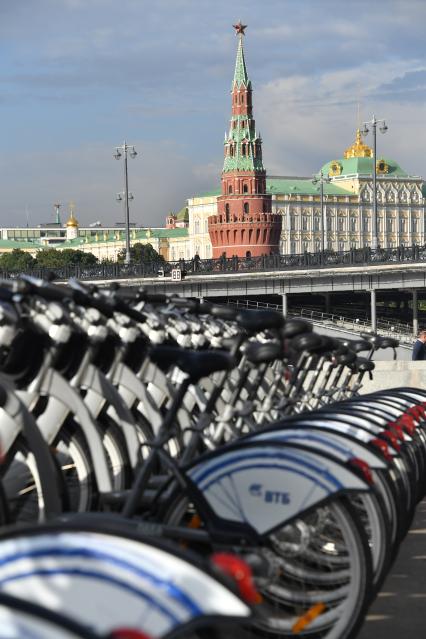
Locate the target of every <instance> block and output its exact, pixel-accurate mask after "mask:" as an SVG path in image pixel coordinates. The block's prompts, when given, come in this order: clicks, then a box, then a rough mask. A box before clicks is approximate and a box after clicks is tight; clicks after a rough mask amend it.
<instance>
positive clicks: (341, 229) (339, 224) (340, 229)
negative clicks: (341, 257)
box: [337, 217, 345, 251]
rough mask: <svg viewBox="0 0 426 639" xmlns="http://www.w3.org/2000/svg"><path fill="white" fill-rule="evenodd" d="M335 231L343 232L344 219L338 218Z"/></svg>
mask: <svg viewBox="0 0 426 639" xmlns="http://www.w3.org/2000/svg"><path fill="white" fill-rule="evenodd" d="M337 229H338V230H339V231H344V230H345V219H344V218H343V217H338V218H337ZM342 250H343V249H342ZM339 251H340V249H339Z"/></svg>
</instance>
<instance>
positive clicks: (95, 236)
mask: <svg viewBox="0 0 426 639" xmlns="http://www.w3.org/2000/svg"><path fill="white" fill-rule="evenodd" d="M373 162H375V163H376V173H377V216H378V218H377V228H378V236H379V244H380V246H381V247H382V248H394V247H398V246H402V245H404V246H411V245H412V244H417V245H424V244H425V224H426V216H425V213H426V183H425V182H424V180H423V179H422V178H421V177H418V176H414V175H409V174H408V173H407V172H406V171H404V169H402V168H401V167H400V166H399V164H397V162H395V161H394V160H392V159H388V158H384V157H379V158H377V159H375V158H373V151H372V149H371V148H370V147H369V146H367V145H366V144H365V143H364V142H363V141H362V137H361V133H360V131H359V130H358V131H357V132H356V139H355V142H354V143H353V144H352V145H351V146H350V147H349V148H347V149H346V151H345V152H344V153H343V157H341V158H337V159H334V160H331V161H330V162H327V163H326V164H325V165H324V166H323V167H322V169H321V170H322V172H323V175H324V176H325V177H328V178H330V181H329V182H328V183H325V184H324V207H325V213H326V220H327V224H326V233H325V247H326V248H328V249H331V250H335V251H347V250H349V249H350V248H358V247H366V246H371V245H372V243H373V236H372V232H373V229H372V226H373V225H372V213H373V189H372V174H373ZM319 174H320V173H318V175H319ZM267 192H268V193H270V194H271V195H272V212H277V213H280V214H281V215H282V218H283V223H282V233H281V253H284V254H291V253H303V252H305V251H308V252H317V251H319V250H320V248H321V228H322V226H321V202H320V187H319V184H318V183H317V184H314V183H313V181H312V178H306V177H285V176H283V177H268V178H267ZM220 193H221V191H220V188H219V186H218V188H217V189H216V190H214V191H211V192H210V193H205V194H203V195H197V196H193V197H190V198H189V199H188V200H187V206H185V207H184V208H183V209H181V211H179V213H177V214H169V215H168V216H167V219H166V226H165V227H159V228H143V227H132V228H131V230H130V241H131V243H136V242H140V243H142V244H147V243H150V244H151V245H152V246H153V248H154V249H155V250H156V251H158V253H160V254H161V255H163V257H164V258H165V259H166V260H170V261H174V260H178V259H180V258H183V259H190V258H192V257H194V256H195V255H196V254H197V255H199V257H200V258H202V259H203V258H210V257H212V244H211V241H210V236H209V232H208V217H209V216H211V215H215V214H216V213H217V198H218V196H219V195H220ZM0 237H1V239H0V253H2V252H10V251H12V250H13V249H16V248H19V249H21V250H24V251H28V252H30V253H32V254H33V255H35V254H36V253H37V252H38V251H39V250H42V249H43V248H46V247H47V246H50V247H55V248H57V249H58V250H60V249H64V248H74V249H80V250H82V251H86V252H90V253H93V254H94V255H96V257H98V258H99V259H100V260H102V259H112V260H115V259H116V258H117V253H118V252H119V251H120V250H122V249H123V248H124V246H125V231H124V228H123V227H122V226H120V227H103V226H96V227H92V226H87V227H84V226H80V224H79V223H78V221H77V218H76V216H75V211H74V207H73V206H70V212H69V218H68V220H67V222H66V224H65V225H62V224H61V222H60V220H59V215H57V221H56V222H54V223H51V224H43V225H39V226H36V227H31V228H29V227H19V228H14V227H7V228H1V229H0Z"/></svg>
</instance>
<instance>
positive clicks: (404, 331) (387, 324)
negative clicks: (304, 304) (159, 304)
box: [228, 299, 414, 344]
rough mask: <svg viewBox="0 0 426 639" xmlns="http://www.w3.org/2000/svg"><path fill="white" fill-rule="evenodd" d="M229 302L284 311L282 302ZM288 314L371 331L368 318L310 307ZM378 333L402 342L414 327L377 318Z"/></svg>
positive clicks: (352, 329) (356, 330)
mask: <svg viewBox="0 0 426 639" xmlns="http://www.w3.org/2000/svg"><path fill="white" fill-rule="evenodd" d="M228 304H231V305H232V306H236V307H239V308H248V309H273V310H277V311H282V306H281V305H280V304H268V303H266V302H257V301H254V300H232V299H230V300H228ZM288 315H289V316H290V317H303V318H305V319H308V320H309V321H311V322H312V323H313V324H317V325H321V326H330V327H333V328H340V329H342V330H345V331H351V332H354V333H364V332H369V331H371V322H370V321H369V320H368V319H359V318H355V319H354V318H349V317H344V316H343V315H341V314H335V313H323V312H322V311H316V310H312V309H309V308H292V309H291V310H290V311H289V313H288ZM377 333H379V334H380V335H383V336H386V337H395V338H396V339H398V340H399V341H400V342H403V343H407V344H408V343H410V344H411V343H412V342H413V339H414V338H413V329H412V327H411V326H410V325H409V324H400V323H398V322H397V321H395V322H392V321H390V320H382V319H378V320H377Z"/></svg>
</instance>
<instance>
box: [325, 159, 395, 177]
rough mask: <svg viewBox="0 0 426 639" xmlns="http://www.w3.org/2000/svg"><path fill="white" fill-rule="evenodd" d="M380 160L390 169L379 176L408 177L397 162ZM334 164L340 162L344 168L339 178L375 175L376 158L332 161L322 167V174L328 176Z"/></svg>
mask: <svg viewBox="0 0 426 639" xmlns="http://www.w3.org/2000/svg"><path fill="white" fill-rule="evenodd" d="M377 159H378V160H384V161H385V162H386V164H387V165H388V167H389V170H388V172H387V173H381V174H380V173H379V174H378V175H379V176H381V175H383V176H384V177H408V173H406V172H405V171H404V170H403V169H402V168H401V167H400V166H399V164H397V163H396V162H395V160H389V159H387V158H382V157H379V158H377ZM334 162H338V163H339V164H340V165H341V167H342V172H341V174H340V175H339V176H338V177H341V176H344V175H372V174H373V162H374V158H348V159H347V160H346V159H343V158H341V159H338V160H331V161H330V162H327V164H324V166H323V167H322V172H323V173H324V175H328V174H329V171H330V167H331V164H333V163H334Z"/></svg>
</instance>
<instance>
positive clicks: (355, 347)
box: [341, 339, 371, 353]
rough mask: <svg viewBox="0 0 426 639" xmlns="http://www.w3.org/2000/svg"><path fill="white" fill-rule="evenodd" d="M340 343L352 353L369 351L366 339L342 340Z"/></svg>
mask: <svg viewBox="0 0 426 639" xmlns="http://www.w3.org/2000/svg"><path fill="white" fill-rule="evenodd" d="M341 343H342V344H343V346H347V347H348V348H350V349H351V351H353V352H354V353H359V352H361V351H370V350H371V343H370V342H368V341H367V340H366V339H344V340H342V341H341Z"/></svg>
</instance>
